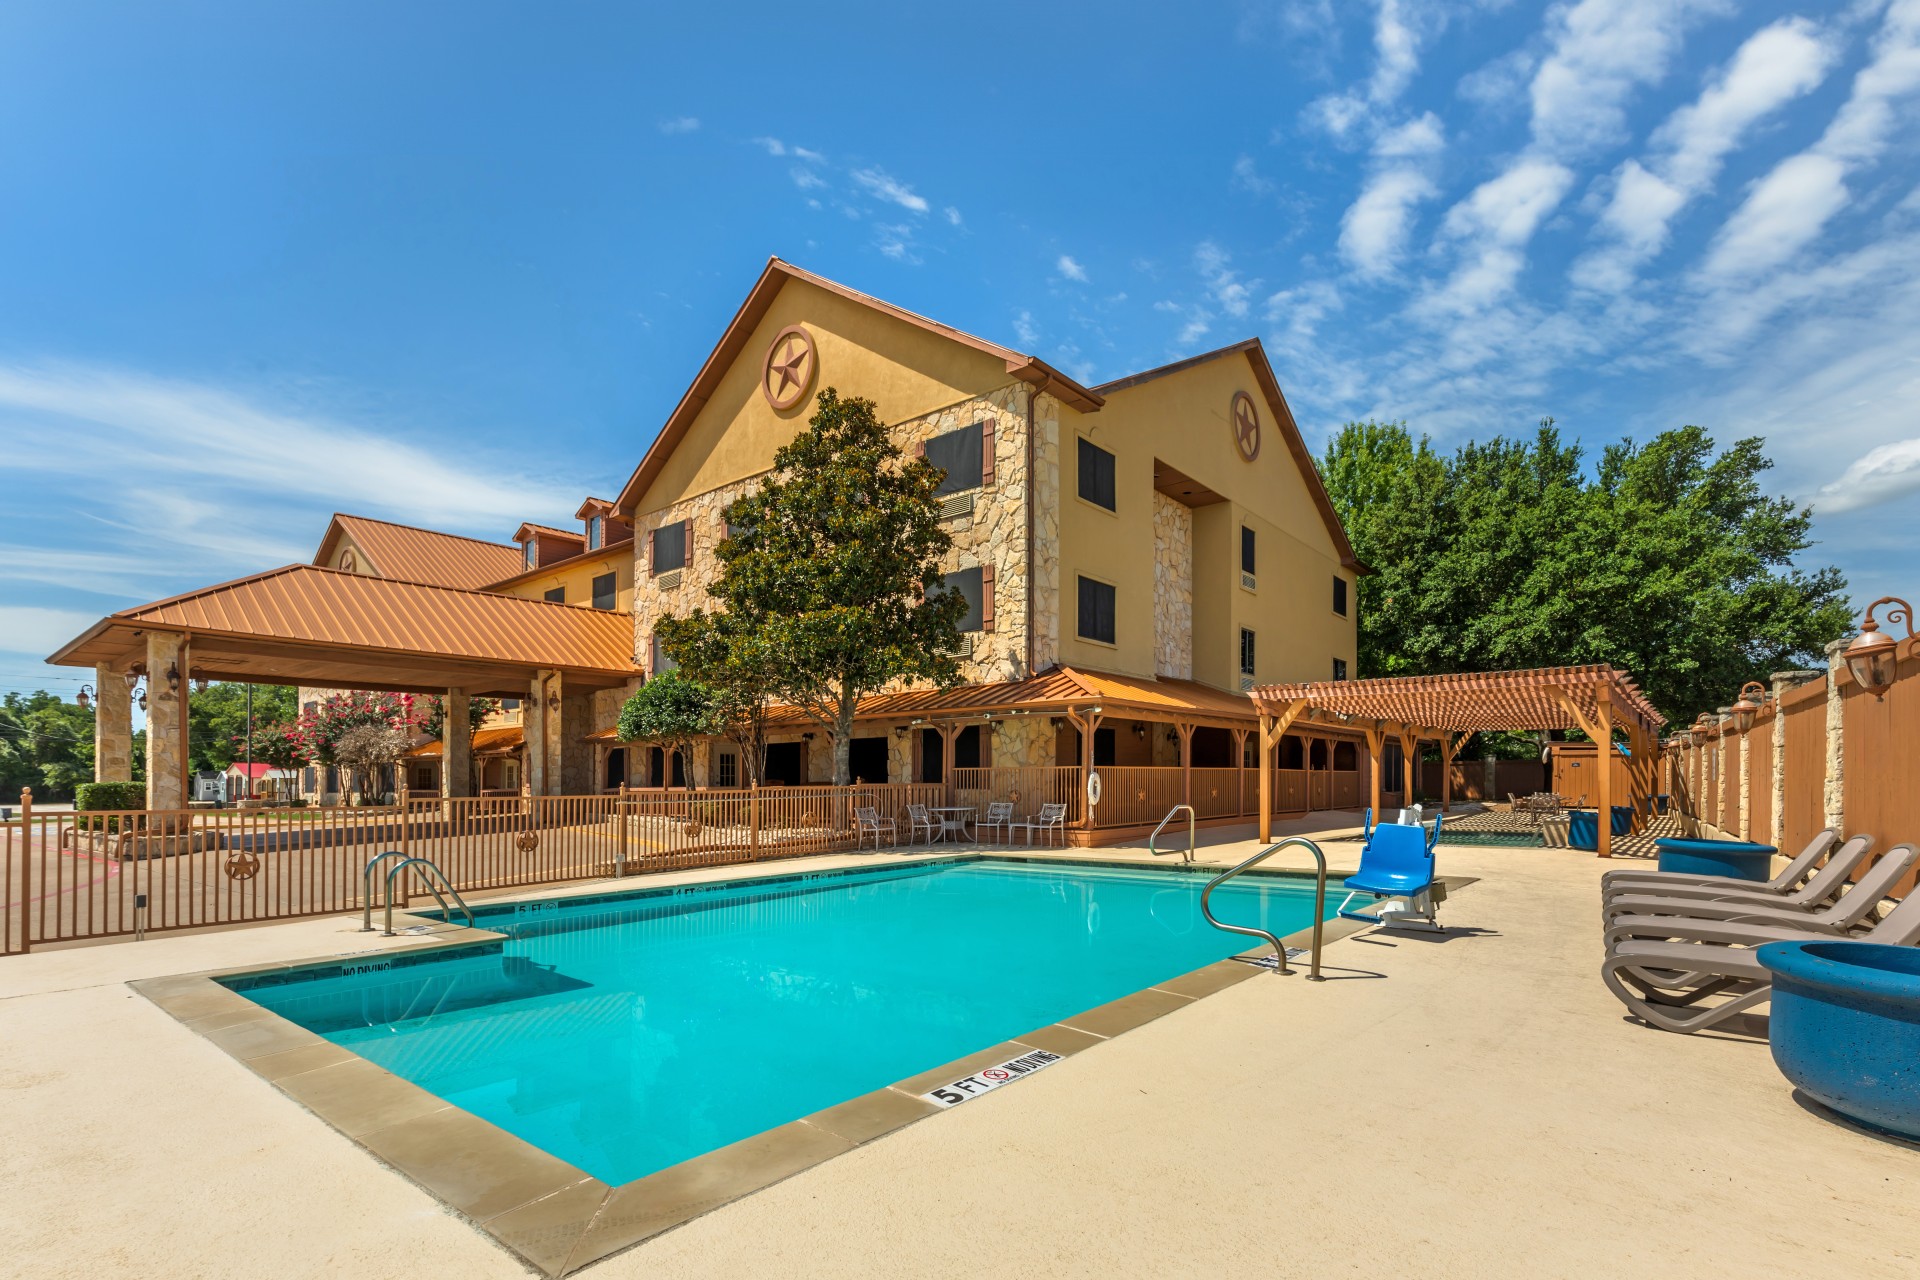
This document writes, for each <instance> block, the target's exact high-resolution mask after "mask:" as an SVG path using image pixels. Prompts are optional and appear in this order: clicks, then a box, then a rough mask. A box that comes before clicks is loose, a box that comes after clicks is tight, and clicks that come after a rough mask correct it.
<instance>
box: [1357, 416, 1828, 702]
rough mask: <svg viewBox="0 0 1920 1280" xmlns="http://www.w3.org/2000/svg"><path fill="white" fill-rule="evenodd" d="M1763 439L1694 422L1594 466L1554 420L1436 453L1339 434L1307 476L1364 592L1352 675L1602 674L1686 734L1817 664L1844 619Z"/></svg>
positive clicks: (1405, 436)
mask: <svg viewBox="0 0 1920 1280" xmlns="http://www.w3.org/2000/svg"><path fill="white" fill-rule="evenodd" d="M1771 466H1772V463H1771V462H1770V461H1769V460H1768V459H1767V457H1766V454H1765V452H1764V450H1763V442H1762V441H1760V440H1757V439H1753V440H1740V441H1736V442H1735V443H1734V444H1733V445H1731V446H1729V447H1727V448H1725V449H1717V448H1716V446H1715V444H1714V441H1713V440H1712V439H1711V438H1710V437H1708V435H1707V433H1706V432H1705V431H1703V430H1702V429H1701V428H1699V427H1692V426H1689V427H1681V428H1678V429H1676V430H1671V431H1666V432H1663V433H1661V434H1660V435H1658V436H1656V437H1654V438H1653V439H1651V440H1649V441H1646V442H1645V443H1641V444H1635V443H1633V442H1631V441H1623V442H1621V443H1619V444H1614V445H1609V446H1607V447H1606V449H1604V450H1603V451H1602V453H1601V455H1600V458H1599V460H1598V462H1597V463H1596V464H1595V465H1594V466H1593V467H1592V468H1591V469H1589V468H1588V467H1587V466H1586V465H1585V462H1584V459H1583V457H1582V454H1581V451H1580V449H1579V447H1578V446H1577V445H1573V444H1569V443H1567V442H1565V441H1563V440H1562V439H1561V437H1560V434H1559V432H1558V431H1557V430H1555V429H1554V427H1553V423H1552V419H1548V420H1546V421H1545V422H1543V423H1542V424H1541V426H1540V429H1539V430H1538V431H1537V432H1535V433H1534V435H1533V437H1532V438H1531V439H1526V440H1513V439H1507V438H1505V437H1495V438H1494V439H1492V440H1489V441H1486V442H1484V443H1479V442H1473V443H1468V444H1465V445H1462V446H1460V447H1459V448H1458V449H1457V450H1455V452H1454V453H1453V455H1452V456H1451V457H1443V456H1442V455H1441V454H1439V453H1438V452H1437V451H1435V450H1434V449H1433V447H1432V445H1431V444H1430V443H1429V441H1428V440H1427V439H1426V438H1425V437H1422V438H1420V439H1419V440H1417V441H1416V440H1415V439H1413V437H1412V435H1411V434H1410V433H1409V432H1408V430H1407V428H1406V426H1405V425H1404V424H1400V423H1378V422H1355V423H1348V424H1347V425H1346V426H1345V427H1344V428H1343V429H1342V430H1341V431H1340V432H1339V433H1338V434H1337V435H1336V436H1335V437H1334V439H1333V440H1332V442H1331V443H1329V445H1328V447H1327V451H1326V454H1325V456H1324V457H1323V458H1322V459H1321V464H1320V470H1321V475H1322V478H1323V479H1324V480H1325V482H1326V485H1327V491H1328V493H1329V495H1330V496H1331V497H1332V499H1333V503H1334V507H1335V509H1336V510H1338V511H1339V513H1340V516H1341V519H1342V520H1344V521H1345V522H1346V525H1347V532H1348V536H1349V537H1350V538H1351V540H1352V541H1353V544H1354V551H1355V553H1356V554H1357V555H1358V556H1359V557H1360V559H1361V560H1363V561H1365V562H1366V563H1368V564H1369V565H1371V566H1373V567H1374V569H1375V572H1374V574H1372V575H1371V576H1369V577H1364V578H1362V579H1361V580H1360V589H1359V604H1360V614H1359V651H1360V666H1361V674H1363V675H1401V674H1431V673H1438V672H1447V671H1492V670H1501V669H1505V668H1513V667H1546V666H1562V665H1572V664H1578V663H1589V662H1610V663H1612V664H1614V665H1615V666H1618V667H1622V668H1624V669H1626V670H1627V671H1630V672H1632V673H1633V675H1634V676H1635V677H1636V678H1638V679H1639V681H1640V683H1641V686H1642V688H1643V689H1644V690H1645V691H1646V693H1647V696H1648V697H1649V698H1651V699H1652V700H1653V703H1654V705H1655V706H1657V707H1659V708H1660V710H1661V711H1662V712H1663V713H1664V714H1665V715H1666V716H1667V717H1668V718H1669V719H1670V720H1675V721H1677V722H1682V723H1684V722H1685V721H1687V720H1690V719H1692V718H1693V716H1694V715H1695V714H1696V713H1697V712H1698V711H1700V710H1701V709H1703V708H1707V707H1713V706H1718V705H1722V704H1724V703H1726V702H1727V701H1729V700H1730V699H1731V698H1732V696H1733V694H1734V692H1735V691H1736V690H1738V688H1739V687H1740V685H1741V684H1742V683H1743V682H1745V681H1747V680H1752V679H1761V680H1764V679H1765V678H1766V675H1767V673H1768V672H1770V671H1777V670H1780V669H1781V668H1783V667H1787V666H1792V665H1797V664H1806V663H1817V662H1819V661H1821V649H1822V646H1824V645H1825V643H1826V642H1827V641H1829V640H1832V639H1834V638H1836V637H1838V636H1841V635H1844V634H1846V632H1847V631H1848V630H1849V629H1850V627H1851V623H1852V619H1851V615H1850V612H1849V610H1848V608H1847V604H1846V600H1845V590H1846V582H1845V580H1844V579H1843V578H1842V577H1841V575H1840V572H1839V570H1837V569H1833V568H1812V569H1805V568H1801V567H1800V566H1798V565H1797V564H1796V563H1795V559H1796V557H1798V556H1799V554H1800V553H1801V552H1803V551H1806V550H1807V549H1808V548H1809V547H1811V546H1812V545H1813V543H1812V539H1811V537H1810V535H1809V529H1810V525H1811V512H1810V511H1809V510H1808V509H1807V508H1804V507H1798V506H1795V505H1794V503H1793V502H1792V501H1790V500H1789V499H1786V498H1782V497H1775V496H1769V495H1768V494H1767V493H1766V492H1765V491H1764V489H1763V488H1762V486H1761V483H1760V479H1761V476H1762V475H1763V474H1764V473H1765V472H1766V471H1767V470H1768V469H1769V468H1770V467H1771Z"/></svg>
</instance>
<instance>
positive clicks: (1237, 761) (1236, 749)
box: [1228, 729, 1250, 816]
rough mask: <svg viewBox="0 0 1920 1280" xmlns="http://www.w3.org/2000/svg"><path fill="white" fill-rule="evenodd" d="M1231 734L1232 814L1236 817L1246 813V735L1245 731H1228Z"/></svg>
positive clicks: (1247, 731) (1246, 731)
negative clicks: (1232, 772) (1232, 769)
mask: <svg viewBox="0 0 1920 1280" xmlns="http://www.w3.org/2000/svg"><path fill="white" fill-rule="evenodd" d="M1228 732H1229V733H1231V734H1233V768H1234V775H1233V786H1234V803H1233V812H1234V814H1235V815H1236V816H1237V815H1239V814H1243V813H1245V812H1246V811H1247V734H1248V733H1249V732H1250V731H1249V730H1246V729H1230V730H1228Z"/></svg>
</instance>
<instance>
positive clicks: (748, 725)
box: [654, 613, 780, 786]
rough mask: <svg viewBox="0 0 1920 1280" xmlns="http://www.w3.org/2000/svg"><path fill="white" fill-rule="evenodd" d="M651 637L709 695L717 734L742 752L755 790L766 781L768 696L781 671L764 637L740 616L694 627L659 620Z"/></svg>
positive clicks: (719, 616)
mask: <svg viewBox="0 0 1920 1280" xmlns="http://www.w3.org/2000/svg"><path fill="white" fill-rule="evenodd" d="M654 634H655V635H656V636H657V637H658V638H659V641H660V648H661V650H662V651H663V652H665V653H666V654H667V655H668V656H669V657H671V658H672V659H673V660H674V661H675V662H677V663H678V664H679V670H680V674H681V675H683V676H685V677H687V678H688V679H689V680H692V681H695V682H697V683H698V684H700V685H702V686H703V687H704V688H705V689H706V690H707V692H708V694H709V695H710V696H711V698H712V701H713V715H714V721H715V723H716V724H717V726H718V732H720V733H723V734H725V735H726V736H727V738H728V739H729V740H731V741H732V742H733V744H734V745H735V746H737V747H738V748H740V756H741V758H742V759H743V760H744V761H745V762H746V773H747V776H746V782H747V785H749V786H759V785H760V783H761V782H762V781H763V780H764V779H765V777H766V762H767V709H768V707H769V706H770V705H771V699H770V698H769V696H768V691H769V690H771V689H773V688H774V687H775V686H776V684H777V683H778V680H779V667H780V664H779V661H778V655H776V654H775V653H774V652H773V651H772V650H771V649H770V648H769V647H768V645H767V643H766V639H765V633H764V632H762V631H761V630H760V628H759V627H758V626H756V625H755V624H754V622H753V621H752V619H750V618H748V617H746V616H745V615H743V614H738V613H711V614H705V615H702V616H701V617H700V618H699V620H698V621H694V620H691V619H686V620H683V619H680V618H662V619H660V620H659V621H658V622H656V623H655V624H654Z"/></svg>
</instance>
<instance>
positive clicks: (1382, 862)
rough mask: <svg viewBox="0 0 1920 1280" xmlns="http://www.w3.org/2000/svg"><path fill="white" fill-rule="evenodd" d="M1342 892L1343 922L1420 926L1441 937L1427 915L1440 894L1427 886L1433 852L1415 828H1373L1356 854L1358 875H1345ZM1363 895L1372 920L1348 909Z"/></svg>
mask: <svg viewBox="0 0 1920 1280" xmlns="http://www.w3.org/2000/svg"><path fill="white" fill-rule="evenodd" d="M1343 887H1344V888H1345V889H1346V890H1347V897H1346V901H1344V902H1342V903H1341V904H1340V913H1339V914H1340V918H1341V919H1343V920H1357V921H1359V922H1360V923H1362V924H1377V925H1385V926H1387V927H1389V928H1392V927H1396V926H1400V925H1413V924H1421V925H1424V926H1425V927H1426V928H1429V929H1432V930H1434V931H1435V932H1444V930H1442V929H1441V927H1440V922H1439V920H1438V919H1436V918H1435V917H1434V913H1433V912H1434V906H1435V904H1436V903H1437V902H1438V901H1439V900H1440V899H1441V898H1444V897H1445V896H1446V895H1445V892H1444V889H1443V888H1441V887H1439V886H1436V885H1435V884H1434V882H1433V847H1432V846H1431V845H1429V844H1428V843H1427V833H1426V831H1425V830H1423V829H1422V828H1420V827H1416V826H1410V825H1407V824H1403V823H1397V822H1383V823H1381V824H1380V825H1379V826H1377V827H1375V828H1374V829H1373V834H1372V837H1371V838H1370V839H1369V840H1368V841H1367V844H1366V847H1365V848H1363V849H1362V850H1361V851H1360V870H1359V871H1357V872H1355V873H1354V874H1353V875H1350V876H1348V877H1347V878H1346V880H1345V881H1344V882H1343ZM1363 893H1364V894H1368V895H1371V896H1372V898H1373V901H1374V911H1373V914H1372V915H1368V914H1367V913H1366V912H1364V911H1352V910H1349V909H1348V905H1349V904H1350V903H1352V901H1353V900H1354V899H1355V898H1357V897H1359V896H1360V895H1361V894H1363Z"/></svg>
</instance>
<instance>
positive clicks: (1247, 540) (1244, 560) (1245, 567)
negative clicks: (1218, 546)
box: [1240, 525, 1253, 573]
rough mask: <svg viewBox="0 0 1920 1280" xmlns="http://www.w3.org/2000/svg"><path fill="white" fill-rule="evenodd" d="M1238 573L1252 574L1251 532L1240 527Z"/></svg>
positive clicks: (1242, 526)
mask: <svg viewBox="0 0 1920 1280" xmlns="http://www.w3.org/2000/svg"><path fill="white" fill-rule="evenodd" d="M1240 572H1242V573H1252V572H1253V530H1251V529H1249V528H1247V526H1245V525H1241V526H1240Z"/></svg>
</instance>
